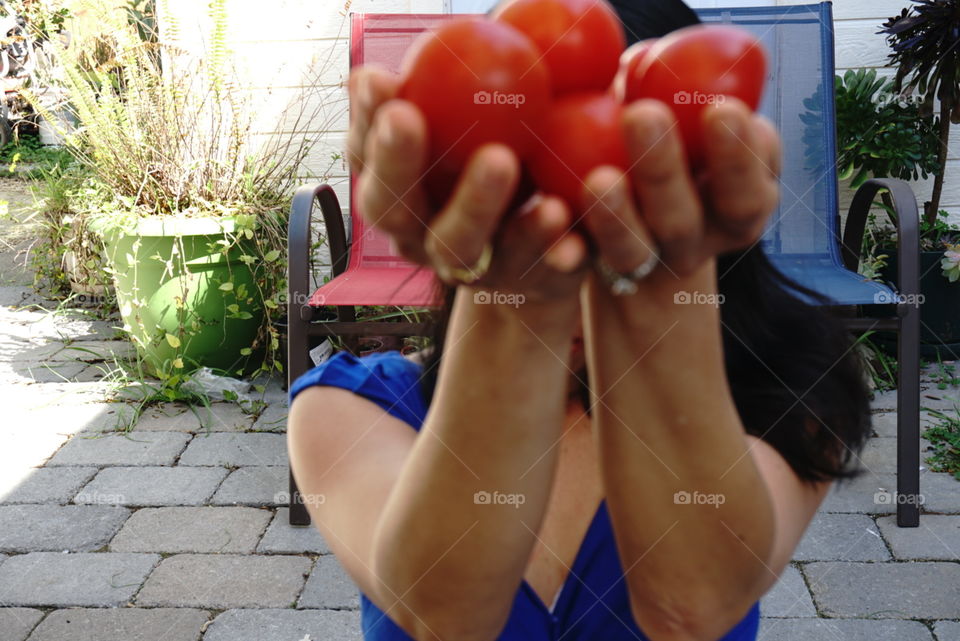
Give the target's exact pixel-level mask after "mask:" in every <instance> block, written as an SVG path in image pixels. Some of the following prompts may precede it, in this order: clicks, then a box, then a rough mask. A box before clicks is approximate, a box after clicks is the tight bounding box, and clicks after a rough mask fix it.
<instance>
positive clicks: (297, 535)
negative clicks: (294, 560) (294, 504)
mask: <svg viewBox="0 0 960 641" xmlns="http://www.w3.org/2000/svg"><path fill="white" fill-rule="evenodd" d="M257 552H259V553H261V554H304V553H306V554H330V546H328V545H327V542H326V541H324V540H323V536H322V535H321V534H320V531H319V530H317V528H316V527H314V526H313V525H309V526H306V527H302V526H299V525H296V526H295V525H290V509H289V508H285V507H283V508H280V509H278V510H277V513H276V515H275V516H274V517H273V522H272V523H270V527H269V528H267V533H266V534H264V535H263V538H262V539H261V540H260V545H258V546H257Z"/></svg>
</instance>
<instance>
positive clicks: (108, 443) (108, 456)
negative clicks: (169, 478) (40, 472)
mask: <svg viewBox="0 0 960 641" xmlns="http://www.w3.org/2000/svg"><path fill="white" fill-rule="evenodd" d="M189 440H190V435H189V434H181V433H180V432H143V433H138V432H134V433H132V434H130V435H124V434H107V435H105V436H99V437H97V438H84V437H82V436H75V437H74V438H72V439H70V441H69V442H68V443H67V444H66V445H64V446H63V448H62V449H61V450H60V451H59V452H57V453H56V455H55V456H54V457H53V458H52V459H51V460H50V463H49V465H173V462H174V461H175V460H176V458H177V455H178V454H180V452H182V451H183V448H184V446H185V445H186V444H187V441H189Z"/></svg>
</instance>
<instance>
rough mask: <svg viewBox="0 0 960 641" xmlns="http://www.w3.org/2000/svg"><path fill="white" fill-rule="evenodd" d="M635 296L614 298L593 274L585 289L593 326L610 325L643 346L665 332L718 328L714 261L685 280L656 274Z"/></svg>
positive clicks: (718, 301) (721, 298) (671, 274)
mask: <svg viewBox="0 0 960 641" xmlns="http://www.w3.org/2000/svg"><path fill="white" fill-rule="evenodd" d="M638 287H639V291H638V292H637V293H636V294H631V295H627V296H617V295H615V294H613V293H612V292H611V291H610V289H609V287H608V286H607V285H606V283H604V282H603V280H602V279H601V278H600V277H599V276H598V275H596V274H592V275H591V276H590V278H589V282H588V285H587V293H588V295H587V297H586V305H587V306H588V309H589V310H590V315H591V316H592V317H593V318H594V320H595V322H600V323H603V325H604V326H607V325H610V326H611V329H612V330H613V331H616V330H617V329H620V330H622V331H624V332H626V333H628V334H629V335H631V336H635V337H637V338H641V339H643V340H644V342H646V341H647V340H649V339H650V338H651V336H652V337H653V338H655V337H656V335H659V334H660V333H662V332H664V331H667V330H668V329H671V331H672V329H684V327H685V326H686V327H689V328H691V329H692V330H699V331H704V330H705V329H707V328H706V327H704V324H705V323H707V324H711V325H717V324H719V309H720V305H721V304H722V303H723V297H722V295H721V294H720V293H719V292H718V289H717V275H716V261H715V260H708V261H706V262H704V264H703V265H702V266H700V267H699V268H698V269H697V270H696V271H694V272H693V273H692V274H690V275H688V276H677V275H675V274H673V273H670V272H668V271H665V270H661V271H658V272H656V273H654V274H652V275H651V276H649V277H648V278H646V279H644V280H642V281H640V282H639V283H638Z"/></svg>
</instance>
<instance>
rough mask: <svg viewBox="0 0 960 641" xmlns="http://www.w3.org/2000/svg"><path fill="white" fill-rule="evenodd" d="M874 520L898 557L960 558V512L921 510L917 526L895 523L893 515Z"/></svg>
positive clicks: (937, 559) (949, 559)
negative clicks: (948, 514) (940, 512)
mask: <svg viewBox="0 0 960 641" xmlns="http://www.w3.org/2000/svg"><path fill="white" fill-rule="evenodd" d="M877 523H878V524H879V526H880V532H881V533H882V534H883V538H884V539H886V541H887V543H889V544H890V549H891V550H893V555H894V556H895V557H896V558H898V559H906V560H922V559H928V560H935V561H939V560H944V561H960V516H946V515H940V514H924V515H923V516H922V517H921V518H920V527H916V528H900V527H897V522H896V517H893V516H884V517H881V518H879V519H877Z"/></svg>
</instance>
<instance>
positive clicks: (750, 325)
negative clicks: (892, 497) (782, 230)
mask: <svg viewBox="0 0 960 641" xmlns="http://www.w3.org/2000/svg"><path fill="white" fill-rule="evenodd" d="M717 271H718V274H719V283H718V288H719V293H720V294H722V296H723V299H722V300H723V304H722V305H721V313H720V320H721V323H722V332H723V349H724V358H725V362H726V371H727V379H728V382H729V386H730V390H731V393H732V395H733V400H734V403H735V404H736V407H737V411H738V412H739V414H740V418H741V420H742V422H743V425H744V429H745V430H746V432H747V433H748V434H752V435H754V436H756V437H758V438H761V439H763V440H764V441H766V442H767V443H769V444H770V445H771V446H773V447H774V448H775V449H776V450H777V451H778V452H779V453H780V455H781V456H783V457H784V459H785V460H786V461H787V463H789V464H790V467H791V468H793V471H794V472H795V473H796V474H797V476H799V477H800V478H801V479H804V480H807V481H826V480H833V479H844V478H853V477H855V476H857V474H858V473H860V470H858V469H856V468H854V467H852V465H851V461H853V460H856V459H857V458H858V455H859V452H860V450H861V449H862V447H863V444H864V442H865V441H866V439H867V437H868V436H869V435H870V404H869V395H870V392H869V389H868V388H867V384H866V379H865V377H864V372H863V369H862V364H861V361H860V357H859V355H858V353H857V352H856V350H855V349H854V347H855V342H854V340H853V338H852V336H851V335H850V334H849V333H848V332H847V331H846V329H845V328H844V327H843V325H842V324H841V323H840V321H839V319H837V318H836V317H834V316H832V315H830V314H829V313H828V312H827V311H826V310H824V309H823V308H821V307H820V305H815V304H811V303H808V302H806V301H805V300H803V299H801V298H800V296H804V297H806V298H807V299H809V300H812V301H816V302H818V303H820V304H823V303H827V302H828V301H826V300H825V299H824V298H823V297H822V296H820V295H819V294H817V293H816V292H813V291H810V290H808V289H806V288H804V287H802V286H800V285H798V284H796V283H794V282H793V281H791V280H789V279H787V278H786V277H785V276H783V275H782V274H781V273H780V272H779V271H778V270H777V269H776V268H775V267H774V266H773V265H772V264H771V263H770V261H769V259H768V258H767V256H766V255H765V254H764V253H763V250H762V249H761V248H760V247H759V246H756V247H754V248H751V249H749V250H746V251H742V252H736V253H732V254H728V255H725V256H721V257H719V259H718V262H717ZM437 287H438V288H439V295H440V297H441V298H442V299H443V305H442V307H441V308H439V309H438V310H437V311H436V312H435V315H434V326H433V327H434V332H433V336H432V339H433V340H432V345H433V348H432V349H431V350H429V352H428V353H427V355H426V357H425V359H424V375H423V378H422V379H421V389H422V392H423V395H424V397H425V399H426V401H427V403H429V402H430V400H431V398H432V396H433V390H434V388H435V387H436V383H437V375H438V372H439V365H440V361H441V359H442V358H443V347H444V342H445V339H446V334H447V323H448V321H449V319H450V313H451V309H452V306H453V298H454V294H455V291H456V290H455V288H453V287H447V286H443V285H442V284H440V283H439V282H438V284H437ZM578 378H579V379H580V380H581V381H586V380H587V376H586V373H585V372H580V373H578ZM580 392H581V394H580V398H581V399H582V400H583V401H584V407H585V408H587V410H588V411H589V407H590V404H589V403H590V402H589V400H588V399H589V390H587V389H586V386H585V385H583V386H582V389H581V390H580Z"/></svg>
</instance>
